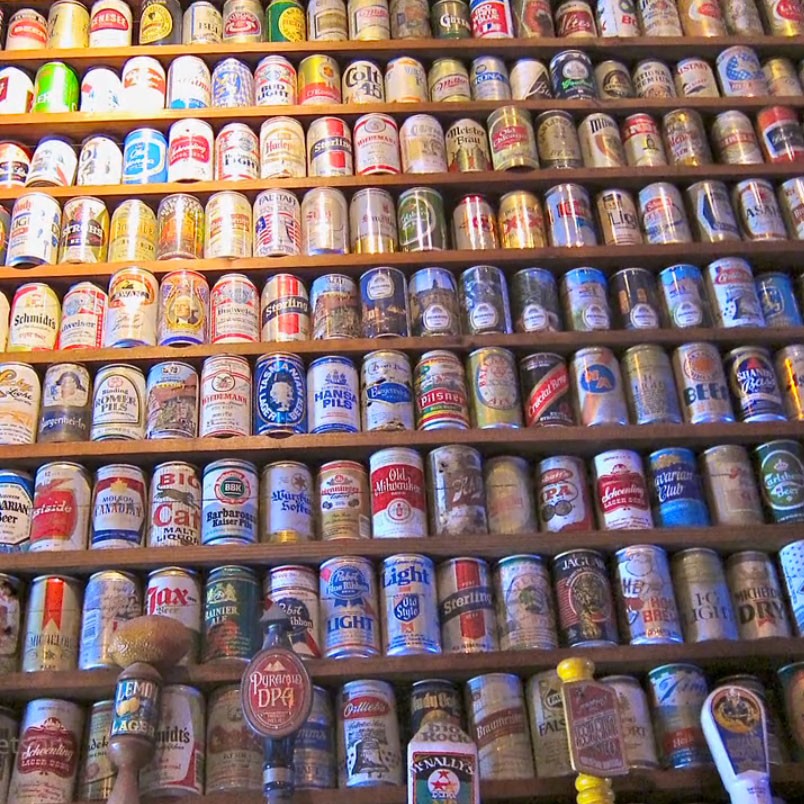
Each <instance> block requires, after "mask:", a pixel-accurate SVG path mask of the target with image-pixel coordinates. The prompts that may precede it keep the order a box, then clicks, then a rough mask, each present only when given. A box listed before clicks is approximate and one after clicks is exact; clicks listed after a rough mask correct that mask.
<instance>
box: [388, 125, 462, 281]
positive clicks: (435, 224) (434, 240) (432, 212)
mask: <svg viewBox="0 0 804 804" xmlns="http://www.w3.org/2000/svg"><path fill="white" fill-rule="evenodd" d="M408 119H410V118H408ZM396 214H397V223H398V230H399V247H400V249H401V250H402V251H443V250H444V249H446V248H447V247H448V246H449V239H448V236H447V221H446V217H445V215H444V199H443V197H442V196H441V193H440V192H439V191H438V190H434V189H432V188H431V187H411V188H409V189H407V190H403V191H402V192H401V193H400V194H399V200H398V202H397V213H396ZM385 270H389V269H385ZM432 270H435V269H432Z"/></svg>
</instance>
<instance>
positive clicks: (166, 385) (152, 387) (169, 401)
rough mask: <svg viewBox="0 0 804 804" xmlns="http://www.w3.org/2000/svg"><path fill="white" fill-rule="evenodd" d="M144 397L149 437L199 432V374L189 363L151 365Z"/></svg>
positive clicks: (170, 362) (189, 434)
mask: <svg viewBox="0 0 804 804" xmlns="http://www.w3.org/2000/svg"><path fill="white" fill-rule="evenodd" d="M145 400H146V401H145V437H146V438H150V439H157V438H195V437H196V436H197V435H198V373H197V372H196V370H195V369H194V368H193V367H192V366H191V365H190V364H189V363H182V362H180V361H177V360H176V361H166V362H164V363H156V364H155V365H153V366H151V369H150V370H149V372H148V382H147V386H146V392H145Z"/></svg>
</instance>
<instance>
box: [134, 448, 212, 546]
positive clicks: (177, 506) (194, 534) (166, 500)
mask: <svg viewBox="0 0 804 804" xmlns="http://www.w3.org/2000/svg"><path fill="white" fill-rule="evenodd" d="M150 499H151V515H150V517H149V521H150V529H149V532H148V544H147V546H148V547H179V546H182V545H197V544H200V542H201V483H200V481H199V479H198V470H197V469H196V468H195V466H192V465H191V464H189V463H184V462H182V461H168V462H167V463H160V464H159V465H158V466H156V467H154V471H153V475H152V476H151V493H150Z"/></svg>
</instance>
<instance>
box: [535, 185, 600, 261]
mask: <svg viewBox="0 0 804 804" xmlns="http://www.w3.org/2000/svg"><path fill="white" fill-rule="evenodd" d="M544 206H545V210H546V212H547V223H548V229H547V236H548V240H549V243H550V245H551V246H553V247H565V248H566V247H574V246H595V245H597V234H596V232H595V225H594V221H593V218H592V208H591V203H590V200H589V193H587V191H586V189H585V188H583V187H581V186H580V185H578V184H557V185H556V186H554V187H551V188H550V189H548V190H547V192H546V193H545V196H544Z"/></svg>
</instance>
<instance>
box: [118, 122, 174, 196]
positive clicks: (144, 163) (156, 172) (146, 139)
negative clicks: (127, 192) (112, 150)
mask: <svg viewBox="0 0 804 804" xmlns="http://www.w3.org/2000/svg"><path fill="white" fill-rule="evenodd" d="M167 158H168V144H167V139H166V138H165V135H164V134H162V133H161V132H160V131H157V130H156V129H155V128H137V129H134V131H132V132H130V133H129V134H127V135H126V138H125V140H124V142H123V184H161V183H163V182H166V181H167V180H168V170H167Z"/></svg>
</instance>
